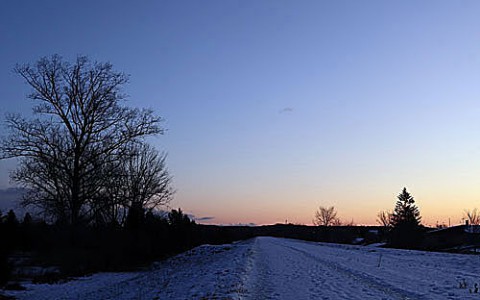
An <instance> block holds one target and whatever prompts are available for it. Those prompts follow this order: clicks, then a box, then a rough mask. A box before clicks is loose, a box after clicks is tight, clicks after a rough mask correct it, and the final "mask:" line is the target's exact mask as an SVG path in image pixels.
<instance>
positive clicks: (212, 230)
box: [0, 209, 252, 284]
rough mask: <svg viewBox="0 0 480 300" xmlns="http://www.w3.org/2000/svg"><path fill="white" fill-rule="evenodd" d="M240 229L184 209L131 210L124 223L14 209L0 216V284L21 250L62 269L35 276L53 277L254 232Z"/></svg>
mask: <svg viewBox="0 0 480 300" xmlns="http://www.w3.org/2000/svg"><path fill="white" fill-rule="evenodd" d="M239 228H240V227H238V228H237V229H235V230H229V229H226V227H219V226H204V225H198V224H196V223H195V222H194V221H193V220H191V219H190V218H189V217H188V216H187V215H186V214H184V213H183V212H182V210H181V209H178V210H176V209H174V210H171V211H170V212H169V213H165V214H154V213H153V212H151V211H149V212H147V213H144V214H137V215H136V216H133V215H129V217H128V218H127V222H126V223H125V225H124V226H120V225H109V226H92V225H88V226H87V225H85V226H66V225H65V224H60V223H58V224H47V223H46V222H44V221H34V220H32V218H31V216H30V215H29V214H28V213H27V214H26V215H25V217H24V218H23V219H22V220H18V219H17V217H16V215H15V213H14V212H13V211H10V212H8V214H6V215H4V216H2V215H0V236H2V246H1V247H0V284H3V283H5V282H7V280H9V279H11V278H12V277H11V276H12V271H13V267H14V264H15V261H14V259H12V258H13V257H15V254H19V253H22V254H25V253H27V254H28V256H29V257H30V259H31V260H32V263H33V264H35V265H39V266H50V267H51V266H55V267H57V268H58V269H57V270H58V272H54V273H53V274H52V273H50V274H42V275H39V276H37V277H36V278H33V279H34V281H37V282H55V281H57V280H59V279H60V278H65V277H68V276H75V275H84V274H88V273H93V272H99V271H121V270H131V269H133V268H138V267H141V266H143V265H148V264H149V263H151V262H152V261H154V260H159V259H163V258H166V257H168V256H171V255H174V254H177V253H180V252H183V251H185V250H188V249H190V248H193V247H195V246H198V245H201V244H205V243H209V244H221V243H230V242H232V241H234V240H238V239H244V238H249V237H251V236H252V235H251V232H250V231H249V230H248V229H246V230H242V229H239ZM225 229H226V230H225Z"/></svg>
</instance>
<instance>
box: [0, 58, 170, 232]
mask: <svg viewBox="0 0 480 300" xmlns="http://www.w3.org/2000/svg"><path fill="white" fill-rule="evenodd" d="M15 71H16V73H17V74H18V75H20V76H21V77H23V78H24V79H25V81H26V82H27V84H28V85H29V86H30V87H31V88H32V93H31V94H30V95H29V98H30V99H32V100H34V101H35V102H36V103H37V105H36V106H35V107H34V109H33V112H34V114H35V116H36V117H35V118H34V119H27V118H24V117H21V116H19V115H9V116H7V126H8V127H9V129H10V135H9V136H8V137H6V138H4V139H3V140H2V143H1V145H0V153H1V154H0V155H1V157H0V158H12V157H18V158H20V163H19V167H18V169H17V170H16V171H15V172H14V173H13V175H12V178H13V179H14V180H15V181H17V182H19V183H20V184H21V185H23V186H25V187H27V188H28V189H29V190H30V191H31V193H30V194H29V195H27V196H26V197H25V198H24V201H23V204H24V205H35V206H38V207H40V208H41V209H42V210H43V211H44V212H46V213H48V214H50V215H51V216H52V217H54V218H56V219H57V220H61V221H64V222H67V223H70V224H77V223H79V222H82V221H88V220H89V219H91V218H92V216H93V213H92V212H93V211H94V210H95V209H94V208H95V207H96V206H97V204H98V201H99V199H101V197H100V195H101V194H102V192H103V190H104V187H105V181H106V180H109V179H108V178H106V177H105V176H103V175H105V174H103V173H102V171H101V170H102V166H103V165H104V164H108V163H109V162H114V161H115V160H118V159H119V158H121V157H122V155H123V154H124V152H125V146H126V145H129V144H131V143H135V142H142V140H143V138H144V137H146V136H149V135H156V134H162V133H163V130H162V128H161V127H160V125H159V123H160V121H161V119H160V118H159V117H157V116H154V115H153V112H152V111H150V110H138V109H132V108H128V107H125V106H123V105H122V103H121V102H122V101H123V100H124V98H125V96H124V95H123V94H122V87H123V85H124V84H126V83H127V81H128V77H127V76H126V75H125V74H123V73H121V72H116V71H114V70H113V68H112V65H111V64H109V63H97V62H91V61H89V60H88V58H86V57H78V58H77V60H76V61H75V62H74V63H73V64H70V63H68V62H65V61H63V60H62V58H61V57H59V56H57V55H54V56H52V57H46V58H42V59H40V60H39V61H38V62H37V63H36V64H35V65H33V66H32V65H19V66H17V67H16V69H15Z"/></svg>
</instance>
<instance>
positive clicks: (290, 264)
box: [8, 237, 480, 300]
mask: <svg viewBox="0 0 480 300" xmlns="http://www.w3.org/2000/svg"><path fill="white" fill-rule="evenodd" d="M479 275H480V256H473V255H457V254H445V253H431V252H421V251H405V250H393V249H380V248H373V247H359V246H348V245H336V244H324V243H311V242H303V241H297V240H289V239H279V238H271V237H259V238H256V239H252V240H249V241H243V242H238V243H234V244H231V245H221V246H209V245H205V246H200V247H197V248H195V249H193V250H191V251H188V252H186V253H183V254H181V255H178V256H176V257H174V258H172V259H170V260H168V261H165V262H162V263H157V264H155V265H154V266H153V267H152V268H151V269H150V270H148V271H144V272H135V273H102V274H96V275H93V276H89V277H84V278H78V279H76V280H73V281H70V282H67V283H63V284H54V285H48V284H40V285H33V284H32V285H30V284H29V285H27V288H28V289H27V291H21V292H8V294H9V295H12V296H15V297H17V298H18V299H295V300H296V299H299V300H300V299H362V300H367V299H435V300H438V299H480V291H479V293H475V284H480V276H479ZM464 282H465V283H466V285H467V287H466V288H463V287H462V288H461V287H460V286H461V283H462V284H463V283H464Z"/></svg>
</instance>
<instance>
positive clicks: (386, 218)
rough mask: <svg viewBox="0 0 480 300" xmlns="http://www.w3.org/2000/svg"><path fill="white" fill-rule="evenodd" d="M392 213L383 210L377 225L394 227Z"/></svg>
mask: <svg viewBox="0 0 480 300" xmlns="http://www.w3.org/2000/svg"><path fill="white" fill-rule="evenodd" d="M391 222H392V212H391V211H388V210H382V211H380V212H379V213H378V214H377V223H379V224H380V225H382V226H384V227H390V226H391V225H392V223H391Z"/></svg>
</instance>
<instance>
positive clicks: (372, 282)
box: [277, 244, 425, 300]
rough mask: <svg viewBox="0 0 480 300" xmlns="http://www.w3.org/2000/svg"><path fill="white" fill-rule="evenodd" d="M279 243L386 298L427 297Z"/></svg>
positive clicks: (403, 299) (419, 299)
mask: <svg viewBox="0 0 480 300" xmlns="http://www.w3.org/2000/svg"><path fill="white" fill-rule="evenodd" d="M277 245H278V246H281V247H286V248H289V249H291V250H293V251H296V252H298V253H300V254H302V255H303V256H304V257H305V258H307V259H311V260H314V261H315V262H317V263H320V264H322V265H323V266H326V267H328V268H330V269H331V270H333V271H334V272H335V273H338V274H341V275H342V276H345V277H347V278H350V279H352V280H354V281H355V282H357V283H360V284H361V285H364V286H365V287H367V288H368V290H371V289H375V290H377V291H380V292H381V293H384V294H385V296H388V298H385V299H402V300H407V299H418V300H421V299H424V298H425V297H423V296H422V295H420V294H417V293H413V292H411V291H408V290H404V289H401V288H399V287H396V286H394V285H391V284H389V283H387V282H385V281H384V280H382V279H380V278H378V277H375V276H372V275H369V274H366V273H363V272H359V271H355V270H353V269H350V268H347V267H344V266H342V265H341V264H338V263H336V262H333V261H330V260H326V259H322V258H320V257H318V256H315V255H313V254H311V253H309V252H308V251H305V250H303V249H299V248H296V247H294V246H286V245H281V244H277Z"/></svg>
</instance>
